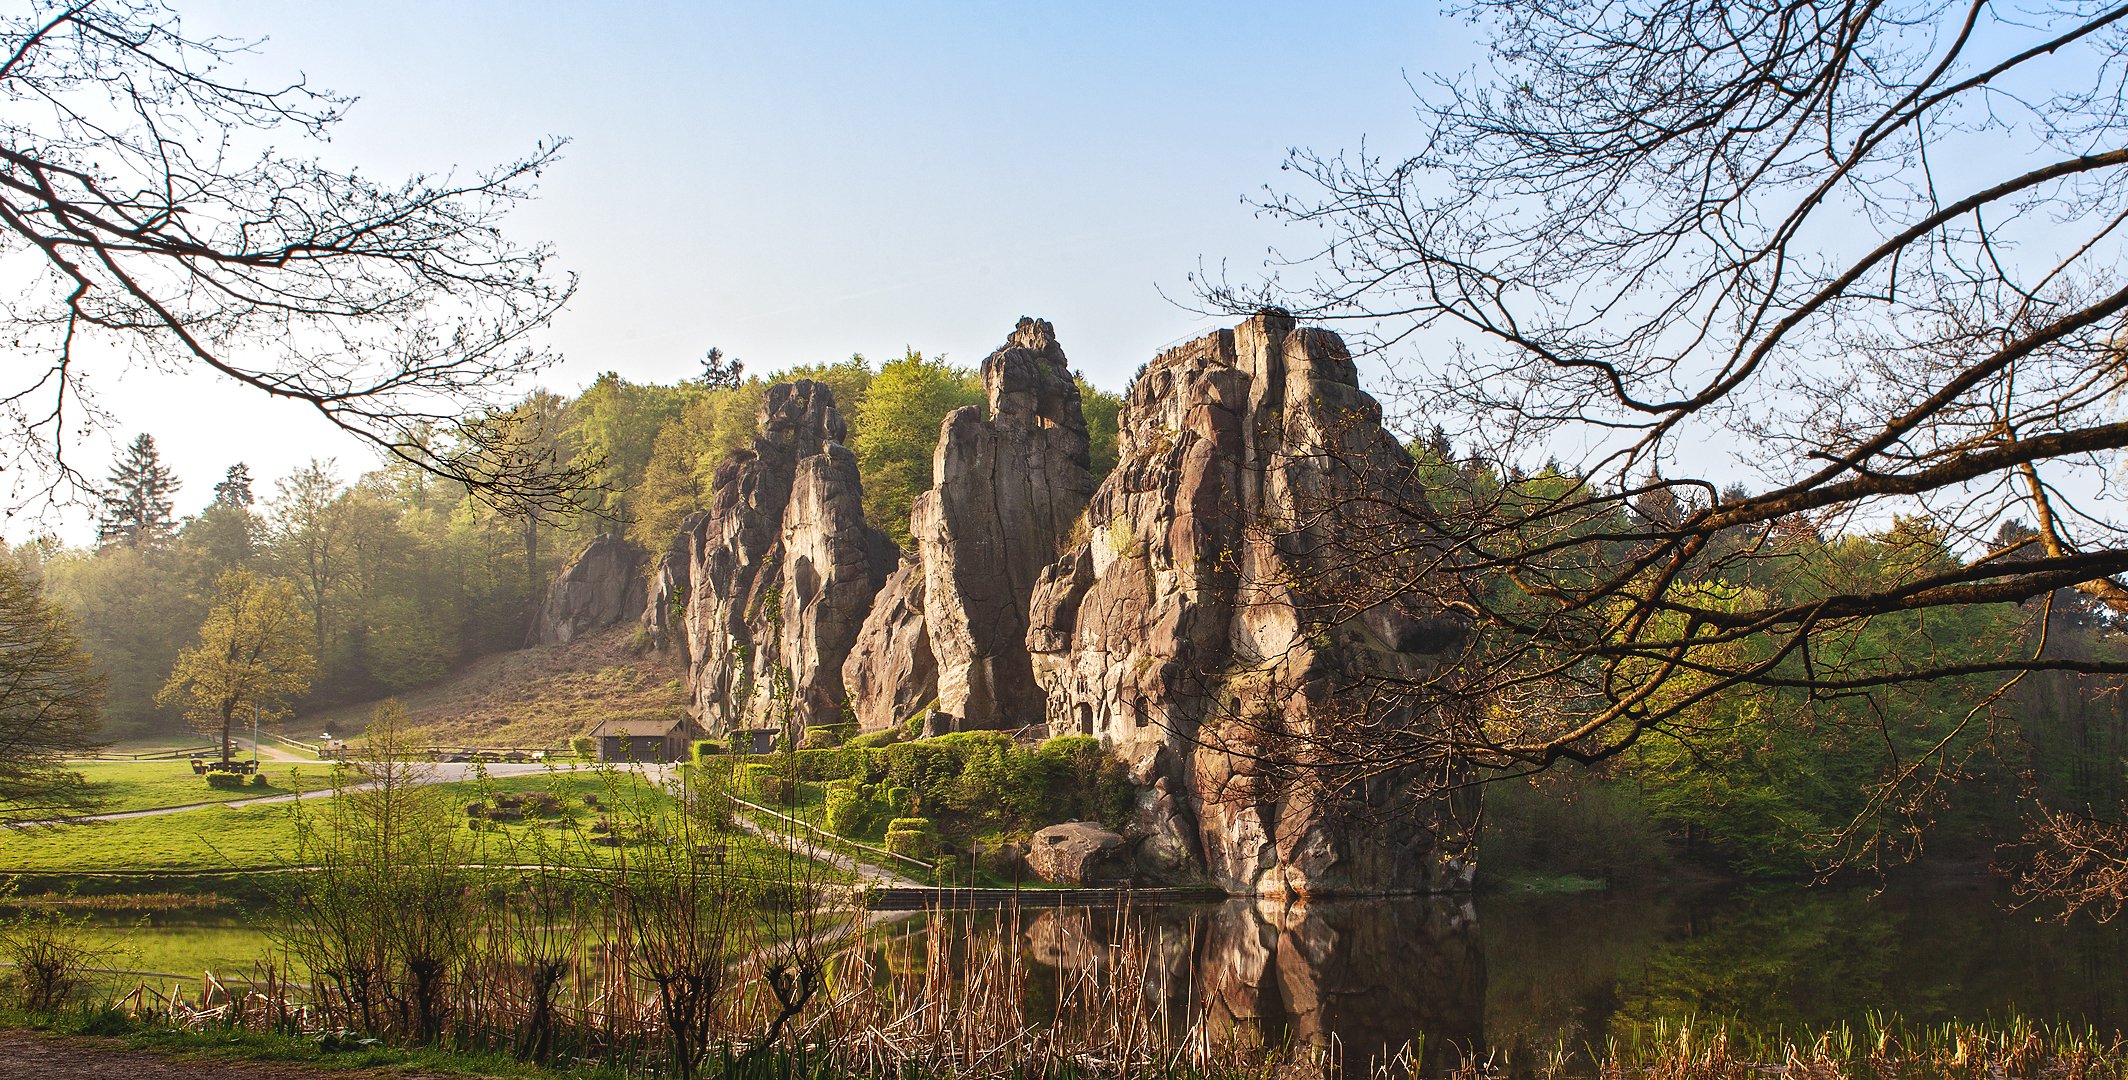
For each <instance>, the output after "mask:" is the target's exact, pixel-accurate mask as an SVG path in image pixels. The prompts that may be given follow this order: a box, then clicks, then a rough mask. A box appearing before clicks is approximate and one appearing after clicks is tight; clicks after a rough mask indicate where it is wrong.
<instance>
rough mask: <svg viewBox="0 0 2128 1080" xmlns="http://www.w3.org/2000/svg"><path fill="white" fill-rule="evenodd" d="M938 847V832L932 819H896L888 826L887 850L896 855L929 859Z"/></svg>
mask: <svg viewBox="0 0 2128 1080" xmlns="http://www.w3.org/2000/svg"><path fill="white" fill-rule="evenodd" d="M937 846H938V832H937V831H936V830H935V829H933V828H932V826H931V819H930V818H895V819H894V820H893V821H891V822H889V823H888V824H887V839H886V848H887V850H888V851H891V852H893V853H894V854H896V855H901V856H904V857H906V858H911V859H927V858H930V857H931V852H932V851H933V849H935V848H936V847H937Z"/></svg>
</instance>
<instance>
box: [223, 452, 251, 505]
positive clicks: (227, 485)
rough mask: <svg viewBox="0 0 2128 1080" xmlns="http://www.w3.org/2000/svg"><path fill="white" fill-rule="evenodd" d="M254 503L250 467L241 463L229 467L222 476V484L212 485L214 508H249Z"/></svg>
mask: <svg viewBox="0 0 2128 1080" xmlns="http://www.w3.org/2000/svg"><path fill="white" fill-rule="evenodd" d="M254 501H255V500H254V498H253V496H252V494H251V466H249V465H246V464H244V463H243V462H241V461H239V462H237V463H236V464H234V465H231V466H229V471H228V472H227V473H224V474H223V476H222V482H221V483H219V484H216V485H214V505H216V506H230V507H236V506H250V505H251V504H252V503H253V502H254Z"/></svg>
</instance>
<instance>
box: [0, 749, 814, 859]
mask: <svg viewBox="0 0 2128 1080" xmlns="http://www.w3.org/2000/svg"><path fill="white" fill-rule="evenodd" d="M318 768H319V767H318V766H309V767H308V769H309V770H311V771H315V770H317V769H318ZM326 782H327V781H326V778H325V777H323V776H319V777H317V778H316V780H315V782H313V781H312V780H310V779H309V778H308V777H307V776H306V780H305V783H306V784H307V785H308V786H309V787H311V788H316V787H319V786H322V785H323V784H324V783H326ZM281 783H283V784H284V785H285V784H286V783H287V781H286V779H285V778H284V779H283V780H282V781H281ZM201 787H202V789H204V790H211V789H206V787H205V785H204V784H202V785H201ZM435 788H436V789H437V792H438V795H439V797H440V798H442V799H445V800H447V801H449V802H450V803H452V804H453V805H454V806H455V807H457V808H458V809H459V811H461V812H462V811H463V810H464V808H465V807H467V806H470V805H472V804H476V803H492V801H493V800H494V799H495V798H496V797H497V796H506V795H511V794H518V793H525V792H535V791H543V792H550V793H552V794H553V795H555V796H556V797H557V798H558V800H559V801H560V803H561V806H562V812H561V813H560V814H558V815H555V816H552V817H545V818H542V817H533V816H527V817H525V818H523V819H521V820H517V821H510V822H500V823H498V822H491V821H486V820H482V821H480V823H479V828H478V829H477V830H475V829H473V828H472V827H471V825H470V824H469V826H468V831H469V832H473V833H475V835H476V836H477V838H478V840H479V843H478V845H477V850H478V852H479V856H478V858H479V860H480V861H484V862H487V863H491V864H497V865H513V864H521V863H527V862H533V861H548V862H555V861H567V862H586V863H593V864H597V863H608V862H612V861H614V860H616V859H619V858H623V857H625V856H626V854H627V852H628V851H629V850H630V846H629V845H628V844H626V843H623V844H618V845H611V846H609V845H607V844H604V843H596V842H593V841H596V840H599V839H601V838H603V837H605V836H608V835H613V833H614V832H618V833H621V834H623V835H624V836H625V834H626V833H627V832H628V831H629V830H628V828H627V826H628V825H629V824H630V822H631V821H634V822H638V823H639V822H641V821H643V820H646V819H648V820H655V819H657V818H659V817H661V816H663V815H666V814H669V813H671V812H672V807H673V799H672V797H671V795H670V794H669V793H667V792H666V791H664V790H663V789H662V788H660V787H659V786H657V785H656V784H654V783H652V782H650V781H649V780H647V779H645V778H644V777H642V776H641V775H639V774H635V773H629V772H618V773H614V772H605V771H600V770H576V771H569V770H555V771H552V772H547V773H539V774H534V775H530V776H511V777H501V778H485V779H475V780H459V781H451V782H448V783H441V784H437V785H435ZM245 790H246V791H247V792H254V791H256V789H249V788H247V789H245ZM287 790H288V788H287V787H285V786H284V787H282V788H279V789H276V790H270V791H266V792H264V794H276V793H279V794H285V793H286V792H287ZM586 796H590V797H592V798H594V799H596V800H597V805H596V806H594V805H592V804H591V803H590V802H588V801H587V800H586ZM325 805H326V804H325V803H324V802H323V801H322V800H318V799H313V800H305V801H304V802H302V803H300V804H298V803H294V802H282V803H270V804H266V805H259V806H240V807H230V806H215V805H210V806H202V807H199V808H197V809H191V810H182V811H178V812H176V813H171V814H160V815H154V816H149V817H139V818H127V819H124V820H121V821H107V822H89V823H83V824H70V825H60V826H54V827H49V828H41V829H32V830H27V831H6V832H0V870H6V871H15V872H22V873H40V874H70V873H74V874H95V873H121V872H138V873H188V872H197V871H231V870H276V869H281V868H284V867H287V866H289V865H291V864H292V863H294V862H295V861H296V833H297V821H298V815H299V814H307V815H317V814H321V813H323V812H324V809H325ZM466 817H467V819H468V821H469V822H470V821H471V820H472V817H473V815H471V814H467V815H466ZM601 818H604V819H607V822H608V826H607V827H608V829H609V830H612V831H594V827H595V826H596V825H597V824H598V823H599V821H600V819H601ZM728 857H730V858H733V859H735V860H741V861H742V863H744V864H753V865H742V866H741V869H742V870H745V871H747V872H754V870H755V868H756V867H758V870H759V872H760V873H761V874H762V875H764V876H767V875H771V874H781V873H782V872H783V870H782V864H783V863H784V862H786V861H787V860H788V859H789V856H788V855H787V854H786V853H785V851H784V849H783V848H781V847H780V846H777V845H775V844H771V843H769V842H767V841H763V840H759V839H756V838H753V837H751V836H745V835H740V836H736V837H733V838H732V839H731V842H730V852H729V855H728ZM823 873H824V874H825V876H826V877H827V878H828V879H839V878H840V876H841V875H839V874H834V873H826V872H823Z"/></svg>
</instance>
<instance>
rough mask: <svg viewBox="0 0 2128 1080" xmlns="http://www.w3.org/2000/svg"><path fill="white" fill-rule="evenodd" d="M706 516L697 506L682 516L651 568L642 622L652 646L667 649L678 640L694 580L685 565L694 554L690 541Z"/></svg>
mask: <svg viewBox="0 0 2128 1080" xmlns="http://www.w3.org/2000/svg"><path fill="white" fill-rule="evenodd" d="M708 516H709V515H707V514H705V513H703V512H702V511H700V510H697V511H695V512H694V513H692V514H689V515H687V516H686V517H685V518H683V519H681V521H680V531H679V532H677V533H674V534H673V538H672V543H671V544H669V545H667V546H666V549H665V554H663V555H660V556H658V561H657V563H656V565H654V566H652V567H651V568H650V582H649V585H648V587H647V589H648V594H649V595H648V599H647V601H646V602H645V603H644V605H643V619H642V623H643V633H644V635H645V636H646V637H648V638H649V639H650V644H651V646H652V647H653V648H656V649H659V650H663V649H667V648H670V647H671V646H672V645H673V644H674V643H675V642H677V641H678V640H679V630H680V626H681V624H682V623H683V622H685V621H686V620H687V599H688V596H689V584H690V583H691V582H692V581H693V578H692V577H691V576H690V569H689V566H688V563H689V561H690V560H691V559H692V558H693V555H692V552H691V548H692V546H693V545H692V541H693V539H694V537H695V536H696V535H697V534H698V533H699V532H700V531H701V529H702V522H703V521H704V520H705V519H707V518H708Z"/></svg>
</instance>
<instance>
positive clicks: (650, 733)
mask: <svg viewBox="0 0 2128 1080" xmlns="http://www.w3.org/2000/svg"><path fill="white" fill-rule="evenodd" d="M591 737H592V739H594V740H596V741H597V743H598V759H599V760H600V761H616V762H627V761H685V760H687V757H688V754H689V751H690V747H691V746H692V744H693V742H694V740H696V739H699V738H701V737H702V728H701V726H700V725H698V724H696V723H695V722H694V721H693V720H690V719H688V718H687V717H685V716H675V717H672V718H669V719H650V720H642V719H635V720H608V721H605V722H604V723H601V724H600V725H598V726H597V727H595V728H592V729H591Z"/></svg>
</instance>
